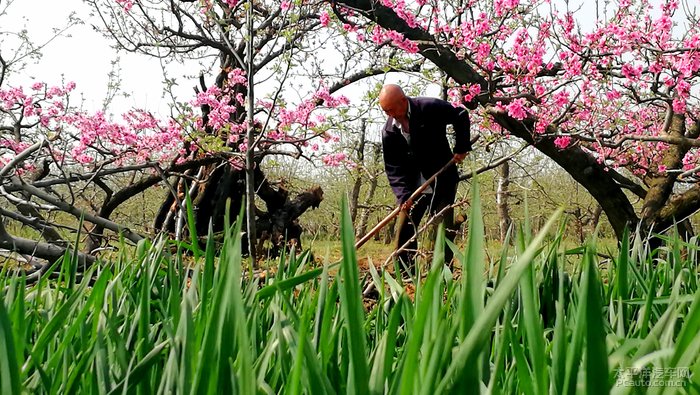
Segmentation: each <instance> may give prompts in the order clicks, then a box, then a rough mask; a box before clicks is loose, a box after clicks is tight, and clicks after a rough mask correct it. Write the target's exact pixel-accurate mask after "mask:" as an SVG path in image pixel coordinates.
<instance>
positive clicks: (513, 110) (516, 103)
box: [506, 98, 527, 120]
mask: <svg viewBox="0 0 700 395" xmlns="http://www.w3.org/2000/svg"><path fill="white" fill-rule="evenodd" d="M525 103H526V102H525V99H524V98H519V99H515V100H513V101H512V102H510V104H508V105H507V106H506V110H507V111H508V115H510V116H511V117H513V118H515V119H517V120H523V119H525V118H526V117H527V108H526V107H525Z"/></svg>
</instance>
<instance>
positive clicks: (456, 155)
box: [455, 152, 467, 164]
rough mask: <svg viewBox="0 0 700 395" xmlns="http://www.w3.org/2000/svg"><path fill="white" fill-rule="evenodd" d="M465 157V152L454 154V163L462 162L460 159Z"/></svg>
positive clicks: (462, 159)
mask: <svg viewBox="0 0 700 395" xmlns="http://www.w3.org/2000/svg"><path fill="white" fill-rule="evenodd" d="M466 157H467V153H466V152H465V153H463V154H455V163H457V164H460V163H462V161H464V158H466Z"/></svg>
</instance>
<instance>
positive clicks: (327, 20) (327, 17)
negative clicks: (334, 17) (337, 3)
mask: <svg viewBox="0 0 700 395" xmlns="http://www.w3.org/2000/svg"><path fill="white" fill-rule="evenodd" d="M319 21H321V26H323V27H328V24H329V23H331V17H330V15H328V11H326V10H323V11H321V15H320V16H319Z"/></svg>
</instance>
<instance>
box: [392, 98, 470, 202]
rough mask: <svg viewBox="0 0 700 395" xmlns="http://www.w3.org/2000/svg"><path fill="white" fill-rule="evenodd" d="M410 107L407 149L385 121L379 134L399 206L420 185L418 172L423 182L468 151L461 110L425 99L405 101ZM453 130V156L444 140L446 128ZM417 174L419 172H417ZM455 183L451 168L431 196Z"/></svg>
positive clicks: (454, 169) (466, 121)
mask: <svg viewBox="0 0 700 395" xmlns="http://www.w3.org/2000/svg"><path fill="white" fill-rule="evenodd" d="M408 103H409V106H410V108H411V110H410V119H409V126H408V128H409V135H410V140H411V144H410V147H409V144H408V142H407V141H406V138H404V136H403V135H402V134H401V131H400V129H398V128H396V127H394V119H393V118H391V117H390V118H389V119H388V120H387V122H386V125H385V126H384V132H383V133H382V146H383V151H384V167H385V169H386V175H387V177H388V178H389V185H391V188H392V189H393V191H394V195H396V198H397V199H398V200H399V202H400V203H404V202H406V200H408V198H409V196H411V194H412V193H413V192H414V191H415V190H416V189H418V187H419V186H420V173H422V174H423V177H425V179H426V180H427V179H428V178H430V177H431V176H432V175H433V174H435V173H436V172H437V171H438V170H440V169H441V168H442V167H443V166H445V164H446V163H447V162H449V160H450V159H452V157H453V156H454V154H462V153H465V152H467V151H471V143H470V141H469V113H468V112H467V110H465V109H463V108H456V107H454V106H452V104H450V103H448V102H446V101H444V100H439V99H434V98H428V97H415V98H408ZM448 124H450V125H453V128H454V131H455V147H454V153H453V150H451V149H450V144H449V142H448V141H447V125H448ZM419 172H420V173H419ZM457 182H458V173H457V167H456V166H451V167H450V168H449V169H447V170H446V171H445V172H443V173H442V174H441V175H440V176H438V178H437V180H436V183H434V184H433V185H432V186H433V190H434V193H435V194H436V195H437V194H440V193H441V192H442V191H447V190H449V189H450V188H454V186H455V185H456V184H457Z"/></svg>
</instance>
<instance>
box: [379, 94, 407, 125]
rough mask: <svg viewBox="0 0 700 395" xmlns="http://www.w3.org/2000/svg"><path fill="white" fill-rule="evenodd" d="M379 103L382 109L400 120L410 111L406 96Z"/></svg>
mask: <svg viewBox="0 0 700 395" xmlns="http://www.w3.org/2000/svg"><path fill="white" fill-rule="evenodd" d="M379 104H380V106H381V107H382V110H384V113H385V114H386V115H388V116H390V117H391V118H394V119H397V120H399V121H401V120H404V119H405V118H406V112H407V111H408V99H406V98H405V97H403V98H401V99H397V100H391V101H387V102H386V103H379Z"/></svg>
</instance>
